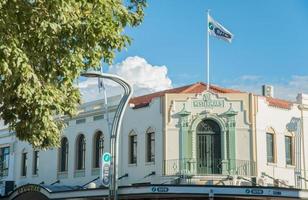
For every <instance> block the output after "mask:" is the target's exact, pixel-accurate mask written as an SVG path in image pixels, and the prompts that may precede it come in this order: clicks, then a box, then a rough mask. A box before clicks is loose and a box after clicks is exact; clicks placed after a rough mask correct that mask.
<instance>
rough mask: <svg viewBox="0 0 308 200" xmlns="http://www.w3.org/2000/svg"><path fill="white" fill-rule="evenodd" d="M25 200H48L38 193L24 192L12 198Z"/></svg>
mask: <svg viewBox="0 0 308 200" xmlns="http://www.w3.org/2000/svg"><path fill="white" fill-rule="evenodd" d="M25 199H31V200H49V198H48V197H46V196H45V195H43V194H42V193H40V192H26V193H23V194H21V195H19V196H17V197H15V198H14V200H25Z"/></svg>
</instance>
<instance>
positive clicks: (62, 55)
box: [0, 0, 145, 148]
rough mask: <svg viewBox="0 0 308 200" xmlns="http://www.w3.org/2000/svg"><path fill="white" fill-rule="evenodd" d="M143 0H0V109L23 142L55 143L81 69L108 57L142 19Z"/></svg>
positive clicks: (75, 97)
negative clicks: (125, 29)
mask: <svg viewBox="0 0 308 200" xmlns="http://www.w3.org/2000/svg"><path fill="white" fill-rule="evenodd" d="M144 7H145V0H130V1H129V2H122V1H121V0H1V1H0V115H1V117H2V118H3V120H4V121H5V124H7V125H8V126H9V128H10V129H11V130H15V131H16V135H17V137H18V138H19V139H20V140H23V141H28V142H29V143H31V144H32V145H33V146H34V147H38V148H48V147H53V146H57V145H58V144H59V138H60V135H61V132H62V130H63V128H64V123H63V121H61V120H59V119H58V118H56V117H55V116H63V115H69V116H73V115H74V114H75V113H76V111H77V106H78V105H79V103H80V93H79V90H78V89H77V88H75V87H74V85H73V81H74V80H75V79H76V78H77V77H78V76H79V74H80V72H82V71H84V70H87V69H88V68H92V67H98V66H99V65H100V62H101V60H103V61H104V62H105V63H109V64H110V63H111V62H112V60H113V58H114V54H115V51H121V50H122V49H123V48H125V47H127V45H129V44H130V42H131V39H130V38H129V37H128V36H127V35H125V34H123V30H124V28H125V27H127V26H133V27H134V26H137V25H139V24H140V23H141V22H142V19H143V15H144V12H143V9H144Z"/></svg>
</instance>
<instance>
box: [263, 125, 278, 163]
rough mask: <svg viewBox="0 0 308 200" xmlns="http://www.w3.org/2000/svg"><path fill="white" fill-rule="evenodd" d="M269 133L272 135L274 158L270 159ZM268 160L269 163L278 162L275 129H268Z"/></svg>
mask: <svg viewBox="0 0 308 200" xmlns="http://www.w3.org/2000/svg"><path fill="white" fill-rule="evenodd" d="M268 135H271V137H272V160H269V155H268V154H269V149H268V137H267V136H268ZM266 162H267V163H277V155H276V134H275V132H274V130H273V129H269V130H268V131H266Z"/></svg>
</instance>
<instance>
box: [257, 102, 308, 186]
mask: <svg viewBox="0 0 308 200" xmlns="http://www.w3.org/2000/svg"><path fill="white" fill-rule="evenodd" d="M293 117H295V118H300V117H301V116H300V111H299V109H298V105H297V104H294V105H293V106H292V107H291V109H282V108H277V107H272V106H269V105H268V103H267V102H266V99H265V97H258V112H257V114H256V134H257V163H258V177H259V178H260V177H261V176H262V172H264V173H266V174H267V175H269V176H271V177H274V178H276V179H279V180H281V181H284V182H285V183H287V184H288V185H290V186H295V181H294V169H295V166H289V165H286V157H285V136H286V135H287V134H290V133H288V130H287V124H288V123H289V122H290V121H291V119H292V118H293ZM270 128H272V129H273V130H274V132H275V140H276V145H275V147H274V148H275V151H276V157H277V158H276V162H275V163H267V149H266V132H267V130H268V129H270ZM305 134H307V133H305ZM306 144H308V143H306ZM293 159H294V158H293ZM264 181H265V185H271V184H273V180H272V179H271V178H268V177H264Z"/></svg>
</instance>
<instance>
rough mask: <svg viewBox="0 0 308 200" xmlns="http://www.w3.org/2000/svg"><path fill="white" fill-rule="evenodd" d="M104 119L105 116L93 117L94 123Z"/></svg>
mask: <svg viewBox="0 0 308 200" xmlns="http://www.w3.org/2000/svg"><path fill="white" fill-rule="evenodd" d="M101 119H104V115H96V116H94V117H93V121H97V120H101Z"/></svg>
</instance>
